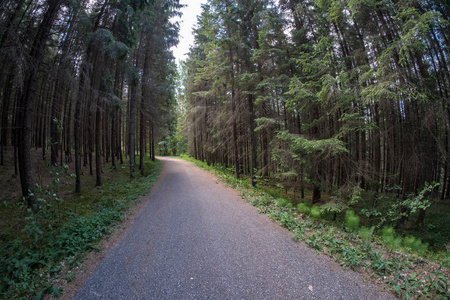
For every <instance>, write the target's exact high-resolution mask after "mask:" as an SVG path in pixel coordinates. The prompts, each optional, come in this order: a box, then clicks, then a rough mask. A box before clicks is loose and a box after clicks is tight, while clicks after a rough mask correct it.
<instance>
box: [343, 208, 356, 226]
mask: <svg viewBox="0 0 450 300" xmlns="http://www.w3.org/2000/svg"><path fill="white" fill-rule="evenodd" d="M345 226H346V227H347V228H348V229H349V230H350V231H356V230H357V229H358V227H359V217H358V216H357V215H355V212H354V211H353V210H347V211H346V212H345Z"/></svg>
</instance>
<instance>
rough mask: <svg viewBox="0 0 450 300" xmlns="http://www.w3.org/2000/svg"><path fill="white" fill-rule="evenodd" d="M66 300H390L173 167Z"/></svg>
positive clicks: (231, 194) (237, 201) (169, 164)
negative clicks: (125, 228) (96, 264)
mask: <svg viewBox="0 0 450 300" xmlns="http://www.w3.org/2000/svg"><path fill="white" fill-rule="evenodd" d="M159 159H160V160H162V162H163V166H164V168H163V171H162V173H161V175H160V178H159V180H158V182H157V184H156V185H155V187H154V188H153V191H152V193H151V194H150V196H149V198H148V200H147V202H146V203H145V205H144V206H143V208H142V209H141V211H140V212H139V214H138V215H137V217H136V218H135V219H134V221H133V223H132V225H131V227H130V228H129V229H128V231H127V232H126V233H125V235H124V236H123V238H122V239H121V240H120V241H119V242H118V243H117V244H116V245H115V246H114V247H113V248H112V249H111V250H110V251H109V253H108V255H107V257H106V259H105V260H104V261H103V262H102V263H101V264H100V265H99V266H98V267H97V269H96V270H95V271H94V272H93V273H92V274H91V275H90V276H89V278H88V279H87V280H86V282H85V285H84V286H83V288H82V289H81V290H80V291H79V292H78V294H77V295H76V296H75V297H74V299H392V296H391V295H390V294H388V293H386V292H380V291H379V290H378V289H377V286H376V285H374V284H372V283H369V282H364V281H363V277H362V276H361V275H359V274H357V273H355V272H352V271H349V270H343V269H342V268H341V267H340V266H339V264H337V263H335V262H333V261H332V260H331V259H330V258H329V257H327V256H325V255H321V254H319V255H317V254H316V253H315V250H313V249H310V248H308V247H307V246H306V245H305V244H303V243H298V242H295V241H293V239H292V236H291V234H290V233H289V232H288V231H287V230H285V229H283V228H281V227H280V226H278V225H277V224H275V223H274V222H273V221H272V220H270V219H269V218H268V217H267V216H266V215H263V214H258V211H257V209H256V208H254V207H252V206H251V205H250V204H248V203H246V202H245V201H243V200H242V199H241V197H239V195H238V194H237V192H236V191H235V190H233V189H231V188H228V187H225V186H224V185H223V184H222V183H221V182H219V181H218V180H217V179H216V178H215V176H214V175H211V174H210V173H208V172H206V171H203V170H201V169H199V168H197V167H195V166H194V165H192V164H190V163H188V162H185V161H182V160H177V159H173V158H159Z"/></svg>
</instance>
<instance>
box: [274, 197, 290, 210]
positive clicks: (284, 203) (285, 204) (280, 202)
mask: <svg viewBox="0 0 450 300" xmlns="http://www.w3.org/2000/svg"><path fill="white" fill-rule="evenodd" d="M277 205H278V206H279V207H287V208H292V203H291V202H290V201H289V200H288V199H286V198H278V199H277Z"/></svg>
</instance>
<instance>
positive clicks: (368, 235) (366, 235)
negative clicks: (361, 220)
mask: <svg viewBox="0 0 450 300" xmlns="http://www.w3.org/2000/svg"><path fill="white" fill-rule="evenodd" d="M374 230H375V226H372V227H370V228H367V227H364V226H363V227H361V228H360V229H359V235H360V236H361V238H362V239H363V240H364V241H366V242H368V241H370V240H371V239H372V235H373V231H374Z"/></svg>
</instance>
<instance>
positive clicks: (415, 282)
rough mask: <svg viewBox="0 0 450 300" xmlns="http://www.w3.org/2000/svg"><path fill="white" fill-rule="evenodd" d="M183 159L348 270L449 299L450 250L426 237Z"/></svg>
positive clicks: (405, 292) (404, 290) (410, 293)
mask: <svg viewBox="0 0 450 300" xmlns="http://www.w3.org/2000/svg"><path fill="white" fill-rule="evenodd" d="M181 158H182V159H184V160H187V161H190V162H192V163H194V164H195V165H197V166H199V167H201V168H203V169H205V170H208V171H211V172H213V173H214V174H216V175H217V176H218V177H219V178H220V179H221V180H222V181H223V182H224V183H226V184H227V185H228V186H230V187H232V188H235V189H236V190H237V191H238V193H239V194H240V196H241V197H242V198H243V199H245V200H246V201H247V202H249V203H251V204H252V205H253V206H255V207H257V208H258V211H259V212H260V213H264V214H267V215H268V217H269V218H270V219H272V220H274V221H275V222H277V223H278V224H279V225H280V226H282V227H284V228H286V229H288V230H290V231H291V232H292V234H293V237H294V239H295V240H300V241H303V242H305V243H306V244H307V245H308V246H309V247H311V248H313V249H315V250H316V252H317V253H319V252H321V253H324V254H326V255H328V256H330V257H331V258H333V259H334V260H335V261H336V262H338V263H339V264H340V265H341V266H342V267H344V268H347V269H352V270H354V271H357V272H360V273H362V274H364V275H365V276H369V277H371V278H372V279H373V280H375V281H376V282H378V283H380V284H382V285H385V286H386V288H388V289H390V290H391V291H393V292H395V294H396V295H397V296H399V297H401V298H403V299H449V297H450V283H449V281H450V280H449V274H450V273H449V267H450V254H449V253H448V252H445V251H434V252H432V251H429V250H428V249H427V247H426V246H425V243H423V242H422V241H421V240H420V239H418V238H415V237H413V236H411V235H409V236H406V237H402V236H400V235H398V233H396V232H395V231H394V230H393V229H392V228H389V227H385V229H384V230H383V233H382V232H379V233H377V232H375V228H374V227H371V228H368V227H365V226H361V225H360V223H361V219H360V218H359V216H357V215H356V214H355V212H354V211H351V210H347V212H342V213H341V214H340V218H336V221H333V219H334V218H333V216H332V215H333V214H330V213H326V212H323V211H321V210H320V209H319V208H318V207H316V206H312V205H311V203H310V201H308V198H307V199H306V201H304V202H301V203H299V204H298V206H297V207H296V206H294V205H293V203H292V201H291V200H290V199H289V197H286V191H283V190H282V189H279V190H277V189H275V188H272V187H271V188H269V189H268V191H266V190H265V189H266V188H265V187H264V186H263V187H261V188H259V187H258V188H254V187H252V186H251V183H250V179H248V178H244V179H241V180H237V179H236V178H235V177H234V174H231V173H230V172H229V171H228V170H227V169H226V168H224V167H222V166H215V167H214V166H208V165H207V164H206V163H204V162H201V161H198V160H195V159H193V158H191V157H187V156H181ZM305 198H306V197H305ZM429 216H432V214H429ZM444 217H445V218H446V217H447V216H444ZM447 242H448V240H447Z"/></svg>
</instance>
